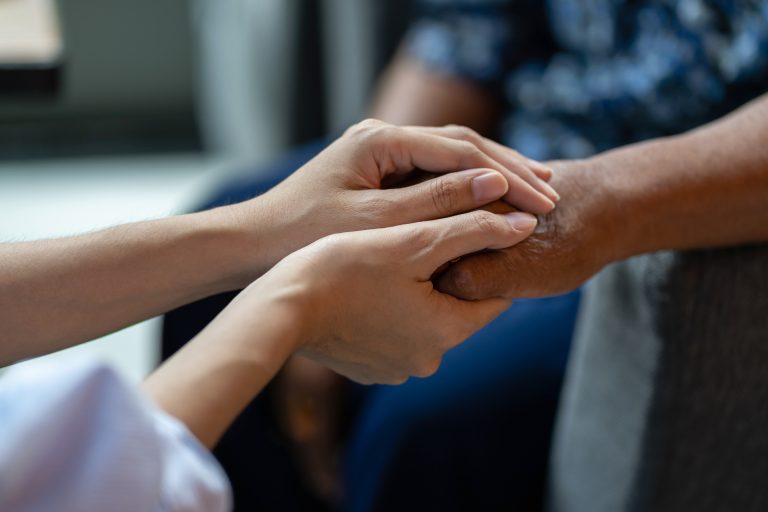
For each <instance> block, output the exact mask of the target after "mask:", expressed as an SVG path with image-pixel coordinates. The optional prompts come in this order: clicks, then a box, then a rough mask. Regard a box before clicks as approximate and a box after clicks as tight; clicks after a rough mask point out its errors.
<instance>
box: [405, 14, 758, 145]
mask: <svg viewBox="0 0 768 512" xmlns="http://www.w3.org/2000/svg"><path fill="white" fill-rule="evenodd" d="M422 7H423V17H422V18H421V19H420V20H419V21H418V22H417V23H416V25H415V26H414V27H413V28H412V30H411V32H410V34H409V36H408V48H409V50H410V52H411V53H412V54H413V55H415V56H416V57H417V58H419V59H420V60H422V61H423V62H424V63H425V64H426V65H427V66H429V67H431V68H432V69H434V70H436V71H438V72H441V73H445V74H449V75H455V76H459V77H462V78H464V79H467V80H470V81H473V82H475V83H477V84H480V85H482V86H483V87H486V88H488V89H489V90H490V91H492V92H493V93H495V94H498V95H499V96H501V97H502V98H503V99H504V101H505V104H506V106H507V111H506V112H505V116H504V119H503V121H502V124H501V126H500V135H501V138H502V140H503V142H505V143H506V144H507V145H509V146H512V147H515V148H516V149H518V150H520V151H522V152H523V153H526V154H527V155H529V156H531V157H534V158H539V159H550V158H579V157H585V156H589V155H591V154H593V153H595V152H598V151H603V150H606V149H610V148H612V147H616V146H620V145H623V144H627V143H631V142H635V141H638V140H643V139H647V138H652V137H659V136H664V135H670V134H674V133H679V132H682V131H685V130H688V129H690V128H693V127H695V126H698V125H701V124H704V123H706V122H708V121H711V120H713V119H715V118H717V117H720V116H722V115H724V114H726V113H727V112H729V111H731V110H734V109H735V108H737V107H738V106H740V105H741V104H743V103H745V102H747V101H749V100H750V99H752V98H755V97H757V96H759V95H760V94H761V93H763V92H764V91H766V90H768V0H652V1H643V0H549V1H541V0H422Z"/></svg>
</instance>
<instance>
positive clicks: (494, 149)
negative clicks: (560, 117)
mask: <svg viewBox="0 0 768 512" xmlns="http://www.w3.org/2000/svg"><path fill="white" fill-rule="evenodd" d="M406 129H408V130H415V131H422V132H425V133H432V134H434V135H440V136H443V137H448V138H451V139H455V140H463V141H466V142H470V143H472V144H474V145H475V146H476V147H477V148H478V149H480V150H481V151H483V152H484V153H486V154H487V155H488V156H490V157H491V158H493V159H494V160H496V161H498V162H499V163H500V164H502V165H503V166H504V167H506V168H507V169H508V170H509V171H510V172H511V173H514V174H516V175H517V176H519V177H520V178H521V179H523V180H524V181H525V182H526V183H528V184H529V185H531V186H532V187H533V188H535V189H536V190H538V191H539V192H541V193H542V194H544V195H546V196H547V197H548V198H549V199H551V200H552V201H555V202H556V201H559V200H560V195H559V194H558V193H557V191H555V189H554V188H552V186H550V185H549V184H548V183H547V180H549V178H551V177H552V170H551V169H550V168H548V167H547V166H545V165H544V164H541V163H539V162H536V161H534V160H531V159H529V158H527V157H525V156H523V155H521V154H520V153H518V152H517V151H515V150H514V149H511V148H508V147H506V146H503V145H501V144H499V143H498V142H494V141H492V140H490V139H487V138H485V137H482V136H481V135H480V134H478V133H477V132H475V131H474V130H471V129H469V128H467V127H465V126H458V125H448V126H441V127H407V128H406Z"/></svg>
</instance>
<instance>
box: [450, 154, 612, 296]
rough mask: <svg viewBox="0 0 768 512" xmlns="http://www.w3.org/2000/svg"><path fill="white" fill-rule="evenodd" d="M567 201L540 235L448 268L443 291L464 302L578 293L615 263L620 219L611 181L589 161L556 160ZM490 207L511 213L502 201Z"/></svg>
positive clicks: (545, 219) (547, 218)
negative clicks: (599, 172) (613, 197)
mask: <svg viewBox="0 0 768 512" xmlns="http://www.w3.org/2000/svg"><path fill="white" fill-rule="evenodd" d="M550 165H551V166H552V167H553V168H554V169H555V173H554V176H553V177H552V180H551V183H552V186H554V187H555V189H557V190H558V192H559V193H560V196H561V198H562V199H561V201H560V202H559V203H558V205H557V208H556V209H555V210H554V211H552V212H551V213H549V214H547V215H543V216H540V217H539V225H538V227H537V228H536V231H535V232H534V234H533V235H531V236H530V237H529V238H528V239H526V240H525V241H523V242H521V243H520V244H518V245H516V246H515V247H510V248H508V249H503V250H498V251H486V252H483V253H480V254H475V255H472V256H469V257H464V258H462V259H461V260H460V261H458V262H456V263H454V264H453V265H451V266H450V267H449V268H448V269H446V270H444V271H443V272H442V273H440V274H439V275H438V276H436V278H435V281H436V285H437V287H438V289H439V290H440V291H443V292H445V293H449V294H451V295H454V296H456V297H459V298H463V299H472V300H477V299H483V298H487V297H504V298H508V299H515V298H534V297H543V296H548V295H555V294H558V293H564V292H567V291H570V290H573V289H575V288H577V287H578V286H580V285H581V284H582V283H584V282H585V281H586V280H587V279H589V278H590V277H591V276H593V275H594V274H595V273H597V272H598V271H599V270H600V269H601V268H602V267H604V266H605V265H606V264H608V263H609V262H610V261H612V260H613V255H614V252H615V251H614V250H613V246H614V244H615V239H616V235H615V233H616V232H617V229H618V223H619V222H618V220H617V217H616V216H614V214H613V213H612V212H615V211H617V210H616V208H617V207H618V206H620V205H617V204H613V203H612V200H611V195H610V194H609V193H607V192H608V191H607V189H606V183H603V180H598V176H602V174H600V175H598V174H597V173H592V172H590V171H591V169H590V166H589V164H588V163H587V162H581V161H567V162H566V161H561V162H551V163H550ZM486 209H489V210H491V211H494V212H502V211H509V210H511V207H510V206H508V205H507V204H505V203H503V202H499V201H497V202H496V203H493V204H492V205H490V206H489V207H487V208H486Z"/></svg>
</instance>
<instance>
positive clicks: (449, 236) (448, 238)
mask: <svg viewBox="0 0 768 512" xmlns="http://www.w3.org/2000/svg"><path fill="white" fill-rule="evenodd" d="M535 227H536V217H534V216H533V215H530V214H527V213H522V212H513V213H506V214H502V215H497V214H494V213H490V212H486V211H483V210H477V211H473V212H469V213H464V214H461V215H456V216H453V217H446V218H443V219H438V220H433V221H426V222H418V223H416V224H410V225H408V226H403V232H404V234H405V235H406V236H407V237H408V238H407V240H408V243H409V244H410V245H411V247H408V248H407V249H408V251H410V252H411V254H414V256H415V258H416V261H417V266H418V267H419V272H420V274H421V275H420V276H419V277H420V278H422V279H425V280H426V279H429V278H430V277H431V276H432V274H433V273H434V271H435V270H436V269H437V268H438V267H439V266H440V265H442V264H443V263H445V262H447V261H451V260H453V259H456V258H458V257H460V256H464V255H466V254H471V253H474V252H478V251H482V250H485V249H503V248H505V247H510V246H512V245H515V244H517V243H519V242H521V241H523V240H525V239H526V238H527V237H528V236H529V235H530V234H531V233H533V230H534V229H535Z"/></svg>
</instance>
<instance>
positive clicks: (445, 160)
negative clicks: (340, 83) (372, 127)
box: [376, 126, 555, 215]
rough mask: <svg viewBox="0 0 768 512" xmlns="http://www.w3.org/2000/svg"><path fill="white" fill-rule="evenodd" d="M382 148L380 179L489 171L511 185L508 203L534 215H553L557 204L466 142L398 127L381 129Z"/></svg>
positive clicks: (379, 156)
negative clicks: (419, 171) (415, 171)
mask: <svg viewBox="0 0 768 512" xmlns="http://www.w3.org/2000/svg"><path fill="white" fill-rule="evenodd" d="M379 130H380V132H381V133H383V134H382V135H380V136H381V137H382V138H381V139H380V140H382V141H384V142H383V143H382V144H381V145H380V149H379V154H378V155H377V156H376V160H377V162H378V164H379V168H380V171H381V172H382V176H381V178H382V179H383V178H384V177H386V176H388V175H390V174H398V173H405V172H411V171H412V170H413V169H422V170H424V171H429V172H433V173H446V172H455V171H461V170H464V169H475V168H489V169H493V170H495V171H498V172H500V173H501V174H502V175H504V177H506V178H507V180H508V182H509V189H508V191H507V194H506V195H505V196H504V199H505V201H507V202H508V203H510V204H513V205H514V206H516V207H518V208H520V209H521V210H525V211H528V212H531V213H535V214H541V215H543V214H546V213H549V212H550V211H552V209H553V208H554V207H555V203H554V202H553V201H552V199H550V198H549V197H547V195H546V194H544V193H542V192H540V191H538V190H536V189H535V188H534V187H533V186H532V185H531V184H530V183H528V182H526V181H525V180H524V179H522V178H521V177H520V176H518V175H517V174H515V173H513V172H511V171H509V170H508V169H507V168H506V167H504V166H503V165H502V164H500V163H499V162H497V161H496V160H494V159H493V158H491V157H490V156H488V155H487V154H485V153H484V152H483V151H481V150H480V149H479V148H478V147H477V146H475V145H474V144H472V143H471V142H467V141H465V140H457V139H452V138H449V137H442V136H439V135H434V134H432V133H428V132H426V131H423V130H417V129H405V128H398V127H392V126H389V127H383V128H379Z"/></svg>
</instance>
